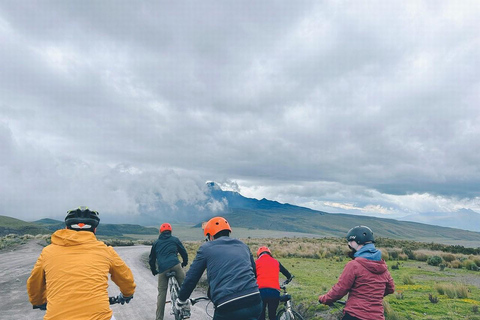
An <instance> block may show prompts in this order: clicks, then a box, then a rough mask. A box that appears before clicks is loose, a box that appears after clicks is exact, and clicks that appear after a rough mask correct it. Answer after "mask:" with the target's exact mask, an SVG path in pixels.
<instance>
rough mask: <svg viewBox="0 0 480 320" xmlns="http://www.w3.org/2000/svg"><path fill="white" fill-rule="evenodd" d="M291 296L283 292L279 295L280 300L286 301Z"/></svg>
mask: <svg viewBox="0 0 480 320" xmlns="http://www.w3.org/2000/svg"><path fill="white" fill-rule="evenodd" d="M291 299H292V296H291V295H289V294H284V295H281V296H280V302H287V301H288V300H291Z"/></svg>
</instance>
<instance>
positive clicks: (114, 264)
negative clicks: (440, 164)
mask: <svg viewBox="0 0 480 320" xmlns="http://www.w3.org/2000/svg"><path fill="white" fill-rule="evenodd" d="M108 249H109V250H110V258H111V265H110V274H111V279H112V281H113V282H115V284H116V285H117V286H118V287H119V288H120V292H121V293H122V294H123V296H124V297H130V296H132V295H133V293H134V292H135V287H136V284H135V281H134V280H133V273H132V271H131V270H130V268H129V267H128V266H127V265H126V264H125V262H124V261H123V260H122V258H120V256H119V255H118V254H117V252H116V251H115V250H114V249H113V248H112V247H108Z"/></svg>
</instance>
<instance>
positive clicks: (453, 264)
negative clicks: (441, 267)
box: [447, 260, 462, 269]
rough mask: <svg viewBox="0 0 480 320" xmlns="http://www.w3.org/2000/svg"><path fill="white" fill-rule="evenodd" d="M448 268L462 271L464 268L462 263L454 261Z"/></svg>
mask: <svg viewBox="0 0 480 320" xmlns="http://www.w3.org/2000/svg"><path fill="white" fill-rule="evenodd" d="M447 266H448V267H449V268H453V269H461V268H462V263H461V262H460V261H458V260H453V261H452V262H450V263H449V264H448V265H447Z"/></svg>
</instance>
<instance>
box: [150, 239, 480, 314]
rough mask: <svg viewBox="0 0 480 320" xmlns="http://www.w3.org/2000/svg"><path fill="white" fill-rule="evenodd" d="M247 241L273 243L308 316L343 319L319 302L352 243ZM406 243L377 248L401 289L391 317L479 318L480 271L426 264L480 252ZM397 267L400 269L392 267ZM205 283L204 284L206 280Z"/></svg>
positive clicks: (189, 245)
mask: <svg viewBox="0 0 480 320" xmlns="http://www.w3.org/2000/svg"><path fill="white" fill-rule="evenodd" d="M244 241H245V242H246V243H247V244H248V245H249V247H250V249H251V251H252V254H255V252H256V250H257V249H258V247H259V246H262V245H266V246H268V247H269V248H270V249H271V250H272V253H273V255H274V256H275V257H276V258H277V259H279V260H280V262H281V263H282V264H283V265H284V266H285V267H286V268H287V269H288V270H289V271H290V272H291V273H292V274H294V275H295V279H294V281H293V282H292V283H291V284H290V285H289V287H288V292H289V293H290V294H292V297H293V303H294V305H295V308H296V309H297V310H299V311H300V313H302V314H303V315H304V316H305V318H306V319H310V320H332V319H340V318H339V316H340V314H341V307H338V306H337V307H335V306H334V307H327V306H323V305H320V304H318V302H317V299H318V296H319V295H320V294H324V293H326V292H327V291H328V290H329V289H330V288H331V287H332V286H333V285H334V284H335V283H336V281H337V279H338V276H339V275H340V274H341V273H342V270H343V268H344V266H345V264H346V263H347V262H348V261H349V259H348V258H347V257H346V255H345V254H346V252H347V247H346V245H345V242H344V240H343V239H339V238H281V239H245V240H244ZM201 243H202V242H200V241H185V242H184V244H185V247H186V249H187V251H188V253H189V256H190V257H191V259H190V260H193V257H194V256H195V253H196V251H197V249H198V247H199V246H200V245H201ZM383 243H384V244H386V243H389V242H388V241H384V242H383ZM403 244H408V248H409V249H405V248H401V247H389V248H385V247H381V246H378V247H379V248H380V249H381V250H382V252H385V253H386V254H385V257H387V259H388V261H387V264H388V265H389V269H390V273H391V274H392V276H393V278H394V280H395V285H396V292H395V293H394V294H392V295H389V296H387V297H386V298H385V303H384V307H385V313H386V319H387V320H396V319H398V320H413V319H429V320H440V319H442V320H447V319H451V320H454V319H469V320H474V319H477V320H480V315H479V314H478V306H479V305H480V272H478V271H473V270H468V269H466V268H465V267H463V264H462V263H461V264H462V267H460V268H458V269H457V268H451V267H446V268H444V271H440V269H439V267H438V266H432V265H429V264H427V262H426V261H427V260H428V259H429V258H431V257H434V256H437V257H441V255H442V254H443V255H444V256H445V257H447V259H443V260H442V261H444V262H445V263H452V262H454V261H458V262H460V261H461V260H462V261H472V262H473V263H475V261H476V260H480V256H478V255H473V256H472V255H464V254H445V253H443V252H442V251H434V250H429V248H427V247H431V245H430V244H425V243H420V242H408V241H407V242H405V243H403ZM442 248H443V247H442ZM408 250H412V256H415V255H418V256H419V257H423V256H426V260H425V261H417V260H411V259H408V258H407V259H406V260H401V259H400V257H401V255H402V254H404V255H406V254H405V253H403V252H404V251H408ZM420 253H421V254H420ZM392 257H395V258H392ZM146 258H147V257H145V259H146ZM452 259H454V260H452ZM447 260H448V261H447ZM394 266H396V268H393V267H394ZM202 286H205V283H203V284H202Z"/></svg>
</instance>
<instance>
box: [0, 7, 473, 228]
mask: <svg viewBox="0 0 480 320" xmlns="http://www.w3.org/2000/svg"><path fill="white" fill-rule="evenodd" d="M478 30H480V3H479V2H478V1H417V0H415V1H348V2H346V1H345V2H344V1H322V2H319V1H242V2H234V1H200V2H198V1H161V2H160V1H141V2H140V1H41V2H37V1H26V0H25V1H22V0H20V1H17V0H16V1H8V0H7V1H1V2H0V42H1V46H0V148H1V157H0V179H1V181H2V182H1V184H0V194H1V196H0V208H1V211H0V214H5V215H11V216H17V217H19V218H25V219H35V218H37V217H44V216H47V215H51V216H54V215H57V214H58V213H61V214H63V213H64V212H65V211H66V210H67V209H70V208H72V207H75V206H78V205H80V204H82V205H83V204H87V205H90V206H91V207H94V208H96V209H98V210H99V211H100V212H104V213H107V214H109V213H116V214H125V215H126V214H135V213H138V212H139V211H141V210H142V208H143V209H144V208H148V210H149V211H152V210H153V211H154V210H155V208H157V207H161V206H163V205H168V206H175V204H176V203H177V202H178V201H187V202H189V203H195V202H196V201H203V200H204V199H205V194H204V191H205V182H206V181H217V182H218V183H220V184H221V185H222V186H224V187H228V188H229V189H231V190H237V191H240V192H241V193H242V194H243V195H245V196H249V197H256V198H263V197H266V198H268V199H271V200H277V201H280V202H289V203H292V204H297V205H303V206H308V207H310V208H313V209H319V210H324V211H327V212H348V213H358V214H373V215H387V216H402V215H406V214H411V213H415V212H428V211H455V210H458V209H460V208H468V209H472V210H476V211H477V212H478V211H480V198H479V197H480V194H479V190H480V167H479V163H480V152H479V151H480V139H479V134H480V107H479V101H480V61H479V57H480V34H479V32H478ZM160 203H161V205H159V204H160Z"/></svg>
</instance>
